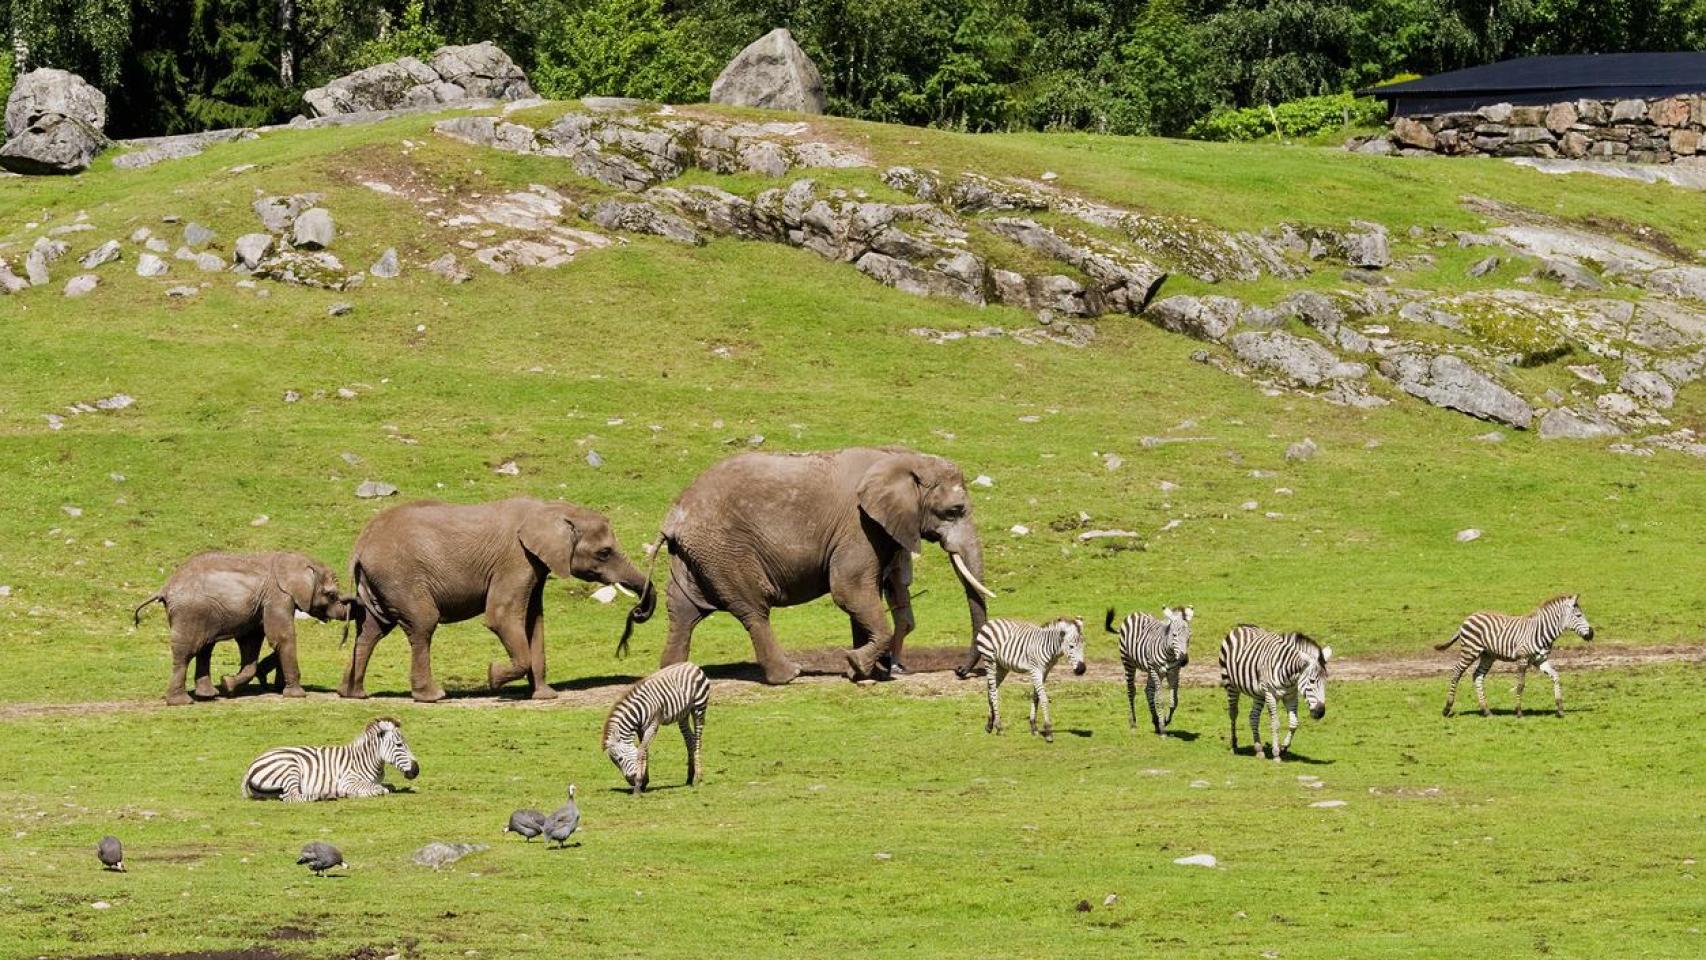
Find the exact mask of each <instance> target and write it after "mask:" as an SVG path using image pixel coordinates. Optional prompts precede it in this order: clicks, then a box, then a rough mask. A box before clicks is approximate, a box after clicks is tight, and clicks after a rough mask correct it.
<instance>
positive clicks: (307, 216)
mask: <svg viewBox="0 0 1706 960" xmlns="http://www.w3.org/2000/svg"><path fill="white" fill-rule="evenodd" d="M337 235H338V231H337V227H336V226H334V225H333V223H332V215H331V213H330V212H329V211H327V210H326V208H324V207H310V208H309V209H307V210H304V211H302V212H301V213H299V214H297V215H296V219H295V220H294V221H292V222H291V225H290V242H291V245H292V246H295V247H298V248H300V249H303V250H320V249H324V248H325V247H329V246H331V245H332V241H333V240H334V239H336V238H337Z"/></svg>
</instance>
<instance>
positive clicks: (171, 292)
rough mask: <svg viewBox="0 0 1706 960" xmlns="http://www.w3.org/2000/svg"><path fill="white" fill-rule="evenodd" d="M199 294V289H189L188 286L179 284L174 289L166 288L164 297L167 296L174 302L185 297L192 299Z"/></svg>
mask: <svg viewBox="0 0 1706 960" xmlns="http://www.w3.org/2000/svg"><path fill="white" fill-rule="evenodd" d="M199 293H201V288H200V287H189V286H184V285H181V284H180V285H178V286H176V287H167V288H166V296H168V297H170V298H172V299H174V300H182V299H184V298H186V297H193V296H196V295H197V294H199Z"/></svg>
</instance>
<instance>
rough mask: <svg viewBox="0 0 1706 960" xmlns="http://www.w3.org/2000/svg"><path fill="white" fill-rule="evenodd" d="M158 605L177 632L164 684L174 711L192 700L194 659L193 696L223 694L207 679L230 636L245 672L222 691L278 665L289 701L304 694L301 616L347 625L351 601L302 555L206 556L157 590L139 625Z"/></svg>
mask: <svg viewBox="0 0 1706 960" xmlns="http://www.w3.org/2000/svg"><path fill="white" fill-rule="evenodd" d="M155 602H158V603H160V604H161V605H162V606H164V607H165V608H166V620H167V622H168V623H170V624H171V627H172V679H171V681H170V682H169V683H168V684H167V686H166V702H167V703H169V704H172V705H174V706H176V705H180V704H186V703H189V702H190V696H189V694H188V693H186V692H185V691H184V679H185V673H186V672H187V669H188V666H189V661H190V658H191V657H194V658H195V695H196V696H197V697H200V698H203V699H211V698H213V697H215V696H217V695H218V694H217V693H216V692H215V691H214V689H213V683H212V680H211V678H210V677H209V674H210V673H211V672H212V668H213V645H214V644H215V643H216V642H218V641H220V640H223V639H225V638H227V637H230V638H233V639H235V640H236V641H237V648H238V650H239V652H240V657H239V660H240V663H241V664H242V669H241V670H239V671H238V673H237V675H236V676H234V677H224V678H222V679H221V681H220V685H221V686H222V687H223V688H224V690H225V692H226V693H227V694H230V693H234V692H236V690H237V689H238V688H240V687H242V686H243V685H244V684H247V683H248V682H249V681H250V680H252V679H254V677H255V675H256V673H257V672H258V673H260V674H261V676H262V678H263V682H264V679H265V676H266V674H268V673H270V672H272V670H273V669H274V668H275V667H276V668H277V669H278V671H279V673H280V678H279V679H280V683H281V684H282V685H283V693H284V695H285V696H287V697H301V696H306V695H307V693H306V692H305V691H304V690H303V689H302V675H301V671H300V670H299V669H298V668H297V665H296V613H297V611H299V610H300V611H301V612H303V613H305V614H307V615H309V616H311V617H313V618H314V619H316V620H320V621H322V622H324V621H327V620H347V619H348V618H349V615H350V602H349V600H347V599H346V598H344V597H343V596H342V595H341V594H339V593H338V578H337V575H336V574H334V573H333V572H332V570H331V568H330V567H328V566H326V565H325V564H323V563H321V562H320V561H318V560H315V559H314V558H312V557H307V556H304V555H302V554H300V553H284V552H280V553H201V554H197V555H195V556H193V557H191V558H190V559H188V560H186V561H184V564H183V566H180V567H179V568H178V569H177V570H176V571H175V572H174V573H173V574H172V576H171V577H170V578H169V579H167V581H166V585H165V586H163V587H161V588H160V592H159V593H156V594H154V595H153V596H152V597H149V598H148V599H147V600H144V601H142V604H141V605H140V606H138V607H137V608H136V611H135V614H134V616H133V619H134V620H135V621H136V622H137V623H140V622H141V621H142V610H143V608H144V607H147V606H148V605H149V604H150V603H155ZM262 640H265V641H267V642H270V643H271V644H272V646H273V649H274V650H276V651H277V655H276V656H273V655H269V656H268V657H267V658H266V659H265V660H260V653H261V641H262Z"/></svg>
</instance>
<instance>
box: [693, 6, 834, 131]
mask: <svg viewBox="0 0 1706 960" xmlns="http://www.w3.org/2000/svg"><path fill="white" fill-rule="evenodd" d="M711 102H712V103H727V104H731V105H733V106H737V107H764V108H765V109H768V110H792V111H794V112H796V113H822V112H823V109H824V106H825V105H826V104H827V103H828V98H827V97H826V96H825V95H824V92H823V77H822V76H821V75H820V74H819V73H818V72H817V64H815V63H812V60H811V58H810V57H808V56H806V52H805V51H804V50H801V49H800V45H799V44H797V43H795V42H794V36H793V34H791V33H789V32H788V31H787V29H785V28H781V27H778V28H777V29H775V30H772V31H770V32H769V33H767V34H765V35H764V36H762V37H759V38H758V39H757V40H754V41H753V42H752V44H751V45H750V46H748V47H747V48H746V49H745V50H742V51H741V52H740V53H739V54H738V55H736V56H735V58H734V59H733V60H730V61H729V65H728V66H726V67H724V68H723V72H722V73H719V74H717V79H716V82H714V83H712V84H711Z"/></svg>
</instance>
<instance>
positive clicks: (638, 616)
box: [616, 570, 658, 657]
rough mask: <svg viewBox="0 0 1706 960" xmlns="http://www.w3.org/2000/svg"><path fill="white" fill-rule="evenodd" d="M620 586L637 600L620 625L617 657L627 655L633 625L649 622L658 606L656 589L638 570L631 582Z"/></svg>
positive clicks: (632, 633) (625, 582)
mask: <svg viewBox="0 0 1706 960" xmlns="http://www.w3.org/2000/svg"><path fill="white" fill-rule="evenodd" d="M622 585H623V586H624V587H627V588H628V589H629V590H631V591H633V592H634V593H635V594H637V595H638V596H639V600H638V602H636V603H635V604H634V605H633V606H632V607H630V608H629V609H628V618H627V620H625V621H623V623H622V637H621V639H619V640H617V641H616V655H617V656H618V657H625V656H627V655H628V638H629V637H631V636H633V635H634V625H635V624H640V623H645V622H646V621H647V620H650V619H651V618H652V614H653V613H655V612H657V606H658V592H657V588H656V587H653V586H652V581H651V580H650V579H649V578H647V577H645V576H644V575H642V574H641V573H640V572H639V571H638V570H635V571H634V577H633V579H632V580H628V581H624V582H623V584H622Z"/></svg>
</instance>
